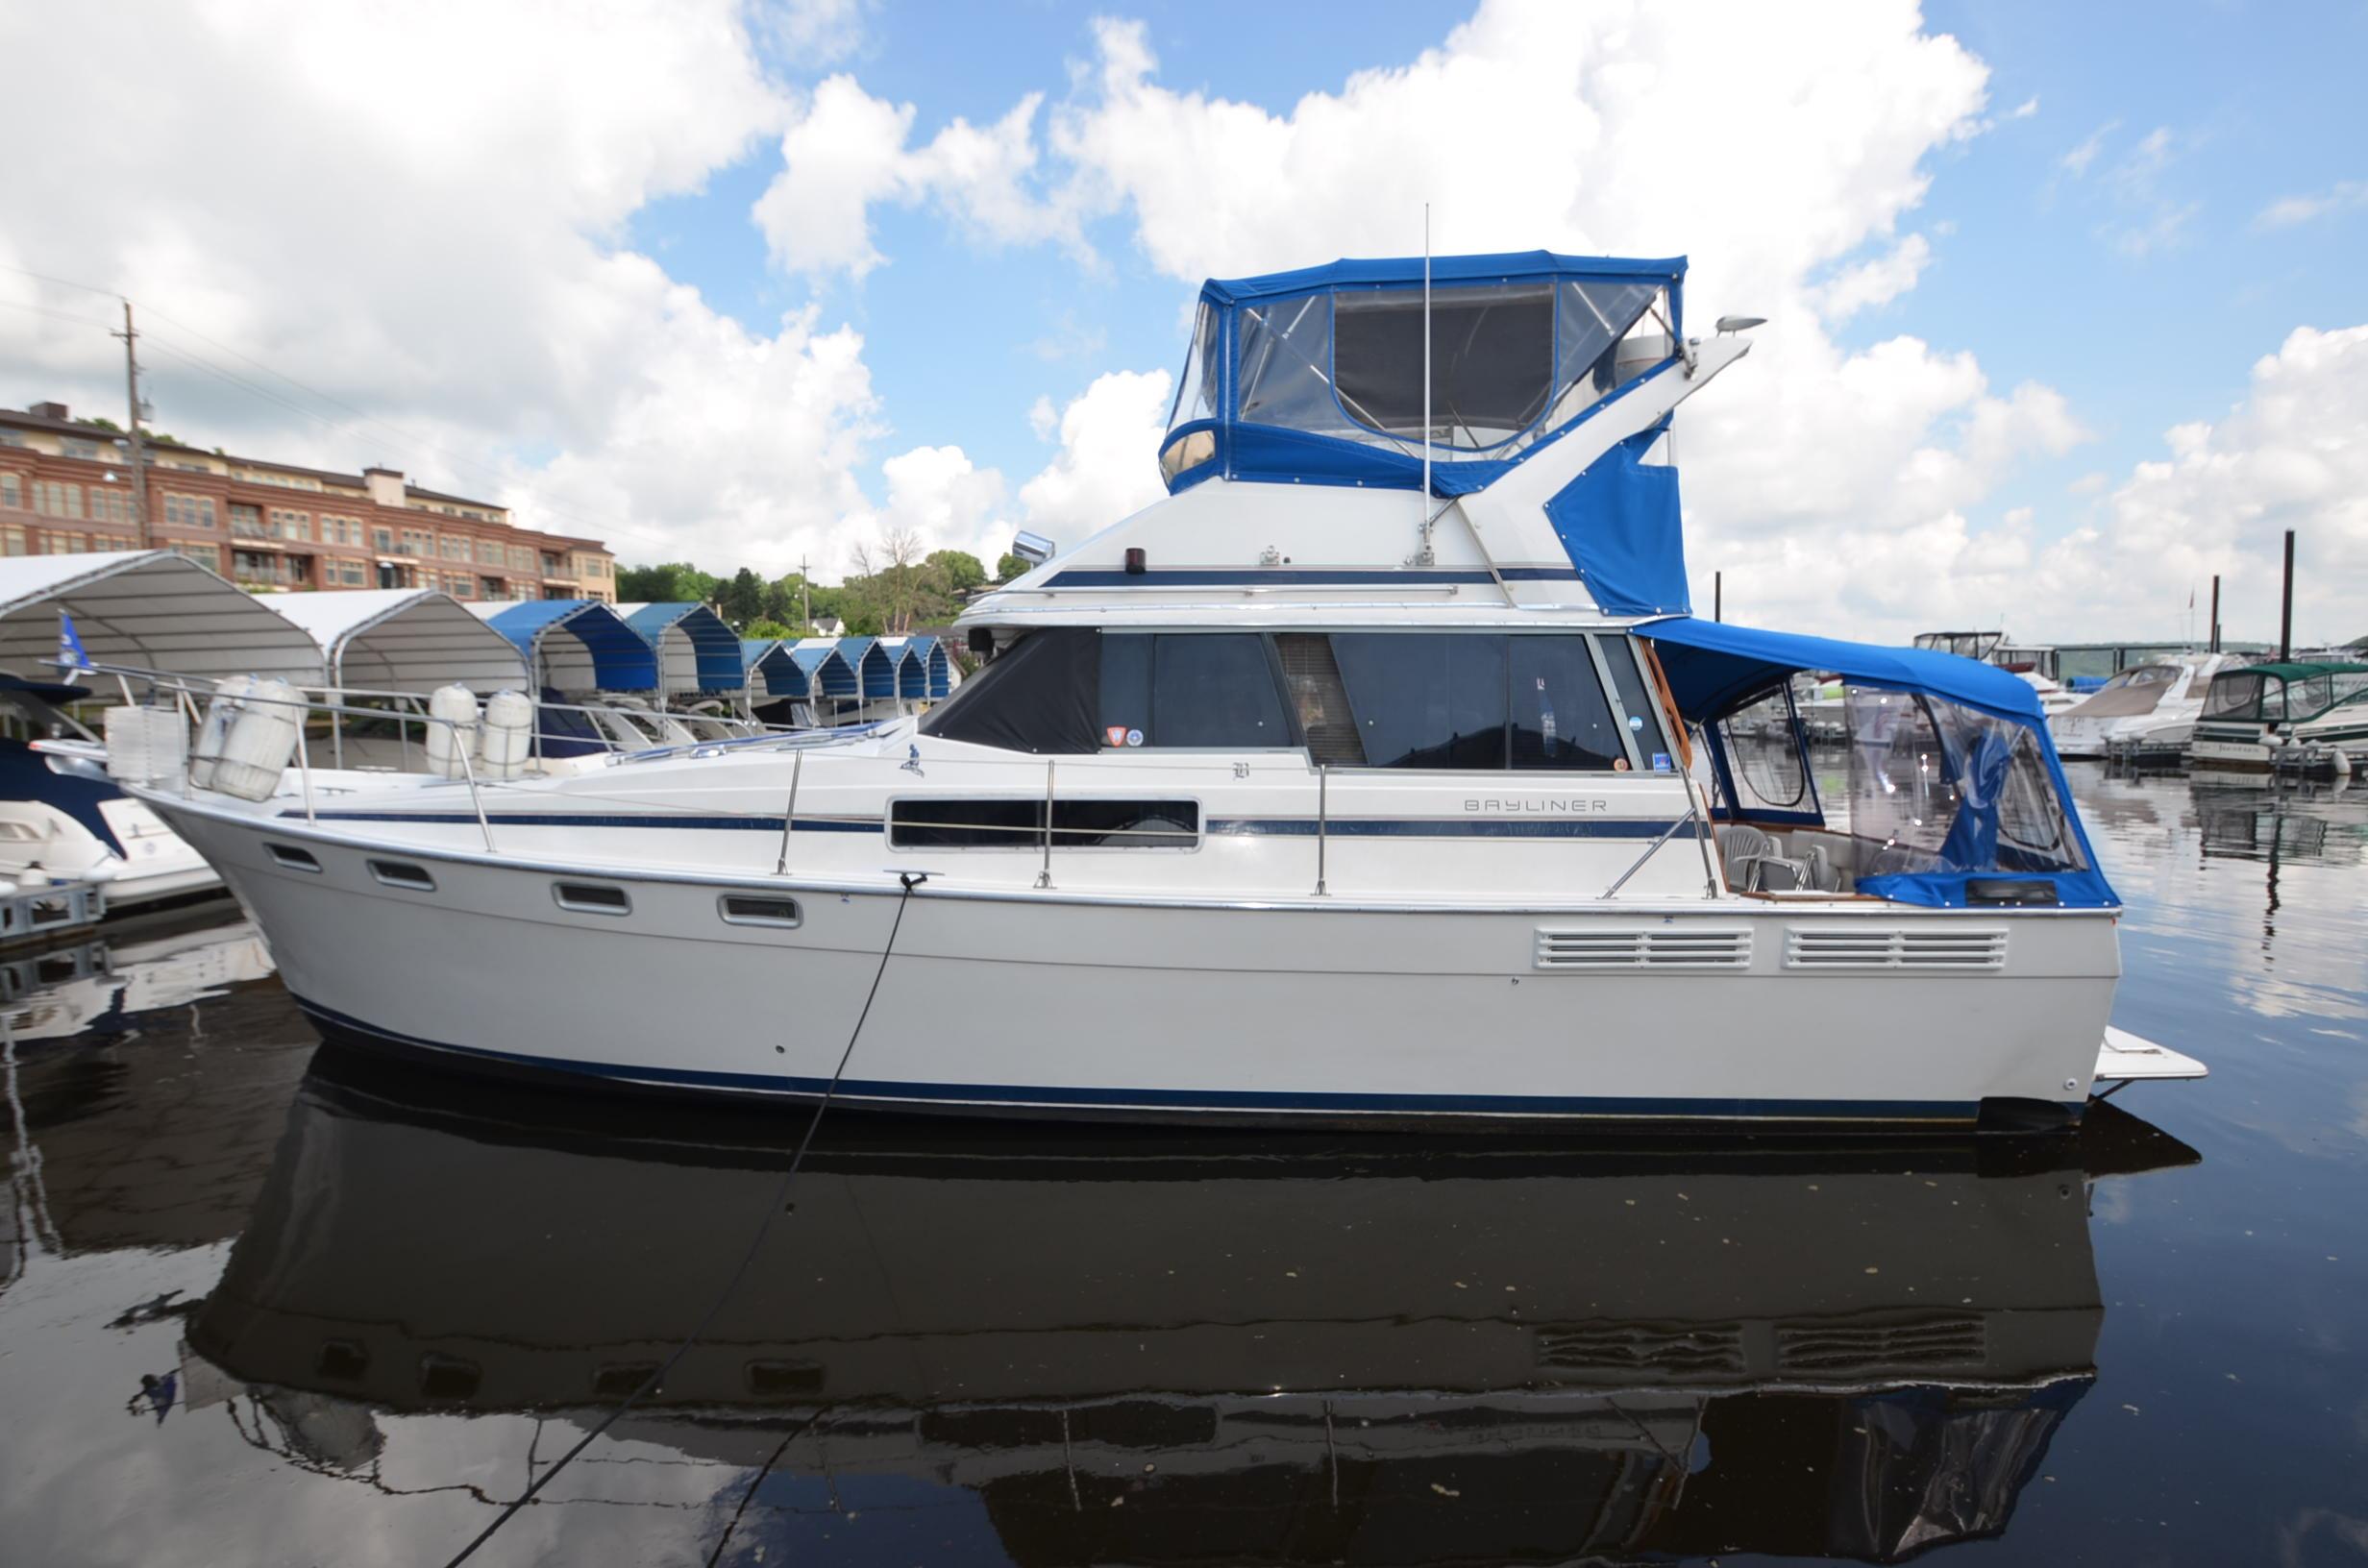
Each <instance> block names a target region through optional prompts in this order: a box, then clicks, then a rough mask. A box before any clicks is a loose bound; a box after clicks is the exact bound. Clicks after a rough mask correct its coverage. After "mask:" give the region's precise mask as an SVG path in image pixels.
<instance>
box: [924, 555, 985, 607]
mask: <svg viewBox="0 0 2368 1568" xmlns="http://www.w3.org/2000/svg"><path fill="white" fill-rule="evenodd" d="M925 564H926V565H929V566H933V567H936V568H937V569H938V570H939V571H940V572H943V573H944V574H945V575H946V583H947V586H948V587H949V588H950V590H951V591H952V592H953V593H954V594H956V595H957V596H958V595H961V594H967V593H969V592H970V591H971V590H972V589H974V588H976V587H980V586H982V585H983V584H984V583H985V582H986V580H987V569H986V568H985V567H983V566H981V565H979V564H978V557H977V556H975V555H973V554H972V553H971V552H970V551H966V550H933V551H929V554H928V558H927V560H926V562H925Z"/></svg>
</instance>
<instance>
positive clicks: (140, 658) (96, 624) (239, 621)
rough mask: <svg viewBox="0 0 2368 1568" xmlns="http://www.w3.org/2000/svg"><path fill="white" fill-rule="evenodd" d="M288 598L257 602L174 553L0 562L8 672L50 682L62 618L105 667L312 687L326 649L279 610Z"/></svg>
mask: <svg viewBox="0 0 2368 1568" xmlns="http://www.w3.org/2000/svg"><path fill="white" fill-rule="evenodd" d="M282 597H283V596H281V595H277V594H268V595H257V594H250V593H248V592H247V591H246V590H245V589H243V588H240V587H238V586H236V585H235V584H233V583H229V582H225V581H224V580H223V579H222V578H220V577H217V576H214V575H213V574H212V573H211V572H209V571H207V570H206V569H205V568H204V567H202V566H200V565H198V564H197V563H196V562H195V561H192V560H190V559H188V558H187V557H186V556H183V555H176V554H174V553H173V552H172V551H169V550H142V551H113V552H106V553H100V554H92V555H22V556H16V557H13V558H11V559H5V560H0V665H5V666H6V667H7V668H8V669H10V670H12V671H14V672H16V673H17V674H28V675H37V674H47V673H48V669H49V666H48V664H47V663H46V661H48V660H50V659H54V658H56V657H57V654H58V612H59V611H61V610H63V611H64V612H65V613H67V614H68V615H70V616H72V617H73V618H74V628H75V633H76V635H77V636H79V637H80V638H81V639H82V645H83V650H84V651H85V652H86V653H87V654H88V655H89V656H90V657H91V658H93V659H95V660H97V661H98V662H100V663H102V664H121V665H135V666H137V667H138V668H140V669H143V670H159V671H163V672H165V673H167V674H176V675H187V676H192V677H196V678H200V679H206V680H219V679H222V678H224V677H226V676H230V675H276V676H278V677H280V678H281V679H284V680H292V681H295V682H297V683H298V684H300V685H310V684H312V683H314V682H317V681H318V680H319V679H320V678H321V650H320V648H319V645H317V644H316V643H314V642H313V640H312V637H311V634H310V633H308V632H307V631H306V630H305V629H304V628H303V627H302V626H299V625H296V624H295V623H294V622H292V621H290V620H288V619H287V617H285V616H284V615H282V614H280V613H279V612H278V611H277V610H275V609H274V608H273V607H272V605H273V602H274V601H275V600H278V599H280V598H282ZM285 597H288V598H293V597H295V596H293V595H289V596H285Z"/></svg>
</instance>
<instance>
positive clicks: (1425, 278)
mask: <svg viewBox="0 0 2368 1568" xmlns="http://www.w3.org/2000/svg"><path fill="white" fill-rule="evenodd" d="M1416 515H1418V517H1420V518H1422V519H1424V522H1423V524H1422V533H1423V542H1424V543H1425V544H1427V543H1429V542H1430V537H1429V536H1430V531H1431V526H1430V523H1429V521H1428V520H1429V518H1430V515H1431V204H1430V203H1428V202H1424V203H1423V204H1422V507H1421V510H1420V511H1419V512H1418V513H1417V514H1416Z"/></svg>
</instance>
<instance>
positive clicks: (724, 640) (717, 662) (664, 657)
mask: <svg viewBox="0 0 2368 1568" xmlns="http://www.w3.org/2000/svg"><path fill="white" fill-rule="evenodd" d="M617 611H618V613H619V614H620V615H623V616H624V617H625V624H626V625H629V626H630V627H632V628H633V630H634V631H635V632H636V633H638V634H639V635H640V636H641V638H642V640H643V641H645V642H647V643H648V644H649V645H650V646H651V647H652V648H653V649H655V650H656V652H657V655H658V668H659V670H660V672H661V674H662V676H663V680H664V688H665V695H666V696H668V697H678V696H688V695H690V694H693V693H701V692H736V691H738V690H740V688H741V685H742V683H743V682H744V681H745V680H746V679H747V674H746V672H745V670H744V669H743V667H742V665H741V662H740V639H739V637H738V636H737V635H735V634H734V633H733V631H732V629H731V627H730V626H728V625H725V622H724V618H723V617H722V616H720V615H718V614H716V613H715V612H714V611H713V610H711V609H709V608H707V606H706V605H704V604H700V603H696V602H692V601H688V600H682V601H677V602H670V603H658V604H620V605H618V606H617Z"/></svg>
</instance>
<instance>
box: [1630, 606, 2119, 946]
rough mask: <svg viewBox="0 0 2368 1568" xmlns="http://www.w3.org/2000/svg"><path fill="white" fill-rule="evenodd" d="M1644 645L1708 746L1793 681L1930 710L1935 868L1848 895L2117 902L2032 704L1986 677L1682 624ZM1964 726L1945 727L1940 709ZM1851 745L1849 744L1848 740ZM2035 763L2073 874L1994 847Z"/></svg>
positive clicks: (1784, 636) (1883, 652)
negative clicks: (2067, 843) (2012, 788)
mask: <svg viewBox="0 0 2368 1568" xmlns="http://www.w3.org/2000/svg"><path fill="white" fill-rule="evenodd" d="M1637 629H1638V630H1639V631H1640V633H1642V634H1643V635H1644V636H1645V637H1647V638H1649V639H1650V640H1651V642H1652V644H1653V648H1654V651H1655V653H1656V655H1657V656H1658V657H1659V659H1660V662H1661V666H1662V670H1663V672H1664V674H1665V675H1666V676H1667V678H1668V682H1669V691H1670V695H1671V696H1672V697H1673V698H1676V701H1677V706H1678V711H1679V712H1680V713H1681V714H1683V715H1684V716H1685V718H1686V720H1687V722H1688V723H1691V724H1698V725H1701V726H1703V728H1704V731H1705V734H1706V736H1708V737H1709V739H1710V742H1711V745H1712V746H1713V747H1716V746H1717V740H1716V732H1715V731H1714V730H1713V729H1712V728H1711V726H1712V725H1714V724H1715V723H1716V722H1717V721H1718V720H1720V719H1722V718H1724V717H1726V716H1727V715H1728V714H1730V713H1733V712H1735V711H1736V710H1737V709H1739V708H1741V707H1744V706H1747V705H1748V704H1750V703H1752V702H1754V701H1756V700H1758V699H1759V698H1763V697H1765V696H1767V695H1768V694H1769V693H1770V692H1772V691H1775V690H1777V689H1778V688H1780V687H1782V686H1783V685H1784V684H1785V683H1786V682H1787V681H1788V680H1790V678H1791V677H1792V676H1793V675H1794V674H1800V673H1803V672H1810V673H1814V674H1830V675H1837V676H1839V677H1840V678H1841V679H1842V680H1844V681H1846V682H1848V683H1850V684H1851V685H1853V686H1861V687H1871V688H1875V689H1878V690H1882V691H1891V692H1900V693H1907V694H1910V695H1912V696H1916V697H1921V698H1926V699H1928V700H1929V701H1930V702H1932V703H1934V704H1938V705H1941V706H1938V707H1936V710H1935V718H1936V720H1938V721H1940V723H1939V725H1938V729H1937V733H1938V735H1939V744H1940V748H1941V752H1942V754H1943V757H1944V759H1945V764H1946V767H1947V770H1948V784H1949V786H1950V787H1951V788H1952V789H1954V791H1955V792H1956V796H1957V806H1956V814H1955V816H1954V817H1953V818H1952V819H1951V821H1950V824H1949V829H1948V833H1947V836H1946V837H1945V839H1944V840H1943V841H1942V842H1941V844H1940V845H1939V847H1938V849H1937V851H1936V855H1935V856H1934V859H1935V860H1936V862H1937V866H1936V869H1931V870H1912V871H1896V872H1888V873H1886V874H1881V875H1873V876H1862V877H1860V878H1859V880H1858V890H1859V891H1860V892H1862V893H1866V894H1873V895H1874V896H1876V897H1879V898H1889V899H1892V900H1894V901H1896V902H1899V903H1906V904H1922V905H1927V906H1931V907H1934V908H1951V909H1954V908H1964V907H1967V905H1968V903H1969V899H1968V896H1967V894H1968V885H1969V884H1970V883H1973V882H1975V881H1993V880H1998V879H2001V878H2005V879H2010V880H2012V879H2026V878H2027V879H2031V880H2043V881H2046V882H2048V883H2050V884H2051V885H2052V886H2053V887H2054V888H2055V890H2056V896H2057V899H2058V901H2059V903H2060V904H2062V905H2064V906H2068V907H2074V908H2090V909H2110V908H2115V907H2117V906H2118V905H2119V904H2120V902H2121V900H2120V898H2119V896H2118V895H2116V894H2114V892H2113V890H2112V887H2111V886H2110V884H2109V883H2108V882H2107V881H2106V879H2105V876H2104V873H2103V872H2102V871H2101V870H2098V868H2097V856H2096V851H2095V849H2094V847H2093V846H2091V845H2090V844H2089V842H2088V835H2087V833H2086V831H2085V830H2084V828H2083V827H2082V825H2081V821H2080V816H2079V813H2078V812H2077V811H2076V810H2075V809H2074V807H2073V804H2072V789H2071V785H2070V784H2069V782H2068V781H2067V780H2066V779H2065V778H2064V773H2063V764H2062V762H2061V761H2060V759H2059V758H2058V757H2057V755H2056V748H2055V746H2054V745H2053V744H2052V743H2051V742H2050V741H2049V739H2048V733H2047V724H2046V720H2045V716H2044V714H2043V712H2042V710H2041V708H2040V706H2039V698H2038V694H2037V693H2036V692H2035V691H2034V690H2033V689H2032V687H2031V685H2030V684H2029V683H2028V682H2026V681H2024V680H2022V679H2021V678H2019V677H2018V676H2016V675H2014V674H2011V673H2010V672H2008V671H2005V670H2001V669H1998V668H1997V667H1996V666H1994V665H1987V664H1982V663H1979V662H1977V661H1975V660H1973V659H1967V658H1961V657H1959V656H1958V655H1956V654H1954V653H1941V652H1936V651H1934V650H1932V649H1917V648H1882V647H1876V646H1873V645H1870V644H1865V643H1846V642H1841V641H1838V640H1837V639H1835V638H1830V637H1804V636H1800V635H1798V634H1795V633H1792V632H1782V631H1763V630H1760V629H1758V628H1756V627H1751V626H1738V625H1727V624H1724V623H1720V622H1714V621H1698V620H1694V619H1692V618H1690V617H1688V618H1683V619H1677V620H1669V621H1656V622H1653V623H1650V624H1649V625H1642V626H1640V627H1638V628H1637ZM1952 705H1953V707H1954V708H1955V709H1961V710H1965V714H1966V715H1968V716H1970V717H1953V716H1952V715H1951V713H1950V711H1949V708H1950V706H1952ZM1853 743H1854V745H1855V744H1856V737H1855V736H1854V737H1853ZM2021 755H2035V756H2036V757H2037V758H2038V759H2039V761H2040V763H2041V764H2042V765H2043V767H2044V769H2045V772H2046V777H2047V780H2048V784H2049V786H2050V787H2051V788H2052V789H2053V791H2054V792H2055V797H2056V801H2057V802H2058V803H2059V805H2060V810H2061V813H2062V818H2063V823H2064V826H2065V829H2066V831H2068V833H2069V834H2070V836H2071V838H2072V840H2073V841H2074V843H2075V844H2076V845H2078V848H2079V857H2078V858H2079V861H2080V868H2079V869H2076V870H2036V869H2033V868H2032V867H2030V866H2029V865H2028V864H2024V863H2021V862H2020V861H2019V859H2018V855H2017V853H2016V852H2015V851H2014V850H2013V848H2012V847H2011V846H2010V845H2006V844H2002V842H2001V839H2000V821H2001V809H2002V799H2003V797H2004V796H2005V794H2006V791H2007V790H2008V788H2009V785H2010V774H2011V772H2012V771H2013V768H2014V766H2015V763H2016V760H2017V757H2018V756H2021Z"/></svg>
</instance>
